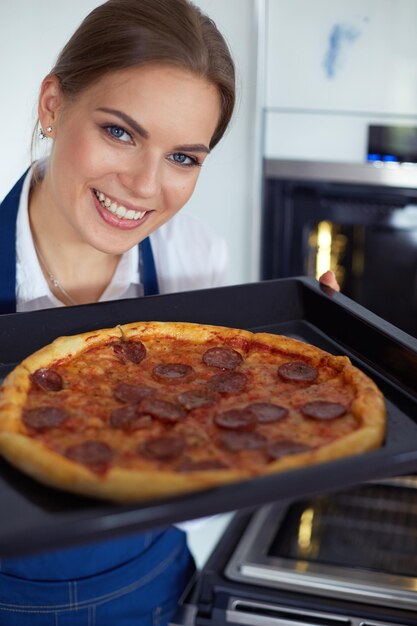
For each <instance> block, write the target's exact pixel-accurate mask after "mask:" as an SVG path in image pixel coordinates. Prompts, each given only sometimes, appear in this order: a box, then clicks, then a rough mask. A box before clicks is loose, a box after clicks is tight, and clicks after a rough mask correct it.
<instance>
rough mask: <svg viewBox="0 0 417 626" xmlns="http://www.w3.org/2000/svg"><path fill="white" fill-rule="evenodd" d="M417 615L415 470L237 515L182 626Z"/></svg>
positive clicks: (283, 625)
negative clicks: (406, 473)
mask: <svg viewBox="0 0 417 626" xmlns="http://www.w3.org/2000/svg"><path fill="white" fill-rule="evenodd" d="M416 623H417V479H416V478H415V477H414V476H404V477H400V478H394V479H389V480H385V481H374V482H367V483H363V484H360V485H358V486H355V487H352V488H349V489H345V490H341V491H336V492H334V493H331V494H324V495H319V496H313V497H309V498H305V499H303V500H301V501H291V502H286V503H283V502H280V503H274V504H270V505H267V506H264V507H261V508H260V509H258V510H256V511H254V512H253V513H246V514H237V515H236V517H235V519H234V520H233V521H232V522H231V524H230V527H229V529H228V533H226V534H225V536H224V537H223V538H222V539H221V541H220V542H219V544H218V546H217V548H216V549H215V550H214V552H213V554H212V556H211V558H210V560H209V561H208V563H207V565H206V567H205V568H204V569H203V571H202V573H201V575H200V578H199V580H198V581H197V584H196V586H195V587H194V589H193V590H192V592H191V593H190V594H189V596H188V599H186V601H185V602H184V604H183V606H182V607H181V612H180V615H179V617H178V621H176V625H178V624H182V625H190V626H191V625H195V626H209V625H210V626H211V625H213V626H214V625H216V626H226V625H227V626H237V625H246V626H317V625H320V626H394V625H395V626H405V625H407V626H411V625H415V624H416Z"/></svg>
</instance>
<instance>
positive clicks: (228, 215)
mask: <svg viewBox="0 0 417 626" xmlns="http://www.w3.org/2000/svg"><path fill="white" fill-rule="evenodd" d="M58 4H59V10H58V6H57V5H58ZM98 4H100V2H98V1H97V0H65V1H62V0H59V3H57V1H56V0H14V1H13V2H6V0H0V18H1V19H0V59H1V62H0V85H1V98H0V119H1V120H2V128H1V141H0V163H1V168H0V199H1V198H3V197H4V195H5V194H6V193H7V191H8V190H9V189H10V187H11V186H12V185H13V183H14V182H15V181H16V180H17V179H18V178H19V176H20V175H21V173H22V172H23V170H24V169H25V168H26V167H27V165H28V164H29V161H30V142H31V134H32V129H33V126H34V122H35V120H36V98H37V93H38V89H39V86H40V83H41V80H42V78H43V76H44V75H45V74H46V73H47V72H48V71H49V69H50V68H51V66H52V65H53V63H54V60H55V57H56V56H57V54H58V53H59V51H60V49H61V47H62V46H63V44H64V43H65V41H66V39H67V38H68V36H69V35H70V34H71V33H72V31H73V30H74V29H75V28H76V26H77V25H78V24H79V23H80V21H81V20H82V19H83V18H84V16H85V15H86V14H87V13H88V12H89V11H90V10H91V9H93V8H94V7H95V6H97V5H98ZM196 4H198V5H200V6H201V8H202V9H203V10H204V11H205V12H207V13H208V14H209V15H210V17H212V19H214V21H215V22H216V23H217V25H218V26H219V28H220V29H221V31H222V32H223V34H224V35H225V37H226V39H227V41H228V43H229V45H230V47H231V49H232V52H233V55H234V58H235V61H236V65H237V69H238V80H239V102H238V107H237V113H236V115H235V118H234V120H233V122H232V125H231V127H230V130H229V132H228V134H227V136H226V137H225V138H224V140H223V142H222V143H221V144H220V145H219V146H218V147H216V149H215V151H214V152H213V154H212V155H210V157H209V159H208V160H207V162H206V164H205V165H204V168H203V172H202V173H201V177H200V181H199V183H198V185H197V189H196V192H195V195H194V197H193V198H192V199H191V201H190V203H189V204H188V206H187V208H186V210H188V211H190V212H192V213H194V214H196V215H198V216H200V217H202V218H203V219H204V220H206V221H207V222H208V223H209V224H211V225H212V226H213V227H214V228H215V229H216V230H217V231H219V232H221V233H222V234H223V235H224V237H225V238H226V240H227V243H228V246H229V250H230V260H231V262H230V273H229V276H230V282H231V283H241V282H247V281H248V280H251V279H252V278H253V269H252V270H251V258H252V255H251V250H250V247H251V241H252V239H251V219H252V218H251V192H252V175H251V172H252V168H253V161H252V158H253V151H252V149H251V141H252V137H253V121H252V117H253V106H254V85H255V71H254V70H255V54H254V42H255V24H254V21H253V12H254V10H253V4H254V0H197V2H196Z"/></svg>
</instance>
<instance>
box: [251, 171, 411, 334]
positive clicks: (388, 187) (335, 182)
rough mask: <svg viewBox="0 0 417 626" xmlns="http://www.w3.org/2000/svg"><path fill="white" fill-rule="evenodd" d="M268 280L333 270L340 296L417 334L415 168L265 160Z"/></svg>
mask: <svg viewBox="0 0 417 626" xmlns="http://www.w3.org/2000/svg"><path fill="white" fill-rule="evenodd" d="M264 173H265V181H264V203H263V224H262V240H261V257H262V258H261V273H262V278H263V279H270V278H281V277H285V276H298V275H306V276H310V277H316V278H318V276H319V275H320V274H321V273H323V272H324V271H326V270H327V269H329V268H331V269H333V270H334V272H335V273H336V277H337V279H338V281H339V284H340V285H341V288H342V291H343V293H345V294H346V295H347V296H349V297H350V298H352V299H353V300H355V301H356V302H358V303H360V304H362V305H363V306H365V307H366V308H367V309H369V310H371V311H373V312H374V313H376V314H377V315H379V316H380V317H383V318H384V319H386V320H388V321H389V322H391V323H392V324H394V325H395V326H397V327H399V328H401V329H402V330H405V331H406V332H408V333H409V334H411V335H414V336H417V165H416V164H414V163H403V164H399V163H391V162H382V161H375V162H369V163H346V164H344V163H321V162H303V161H282V160H267V161H266V162H265V172H264Z"/></svg>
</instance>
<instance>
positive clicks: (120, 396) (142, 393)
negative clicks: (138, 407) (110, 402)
mask: <svg viewBox="0 0 417 626" xmlns="http://www.w3.org/2000/svg"><path fill="white" fill-rule="evenodd" d="M155 391H156V390H155V389H152V387H147V386H146V385H129V384H127V383H120V384H119V385H117V387H115V388H114V390H113V397H114V398H116V400H120V401H121V402H127V403H128V404H137V403H138V402H141V401H142V400H143V399H144V398H147V397H148V396H150V395H152V394H153V393H155Z"/></svg>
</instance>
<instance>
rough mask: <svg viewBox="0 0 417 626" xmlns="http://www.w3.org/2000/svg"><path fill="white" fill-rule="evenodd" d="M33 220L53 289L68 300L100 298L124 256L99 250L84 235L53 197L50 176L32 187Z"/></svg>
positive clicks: (79, 301) (80, 301)
mask: <svg viewBox="0 0 417 626" xmlns="http://www.w3.org/2000/svg"><path fill="white" fill-rule="evenodd" d="M29 220H30V228H31V231H32V237H33V241H34V245H35V249H36V251H37V255H38V259H39V263H40V266H41V268H42V271H43V273H44V276H45V278H46V279H47V281H48V284H49V287H50V289H51V292H52V293H53V294H54V295H55V296H56V297H57V298H58V299H59V300H60V301H61V302H63V303H64V304H85V303H88V302H97V301H98V300H99V298H100V296H101V295H102V293H103V292H104V290H105V289H106V287H107V286H108V284H109V283H110V281H111V279H112V277H113V275H114V272H115V270H116V268H117V264H118V262H119V260H120V256H117V255H111V254H106V253H104V252H101V251H99V250H96V249H95V248H93V247H92V246H90V245H88V244H87V243H86V242H84V241H82V240H81V239H80V237H79V235H78V233H76V232H75V231H74V229H73V228H72V227H71V225H70V224H69V223H68V222H67V221H66V220H65V219H64V218H63V216H62V215H61V213H60V211H59V209H58V208H56V207H55V206H54V203H53V202H52V201H51V197H50V194H49V193H48V184H47V180H46V179H44V180H41V181H39V182H37V183H36V185H35V186H34V187H33V189H32V191H31V194H30V198H29Z"/></svg>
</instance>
